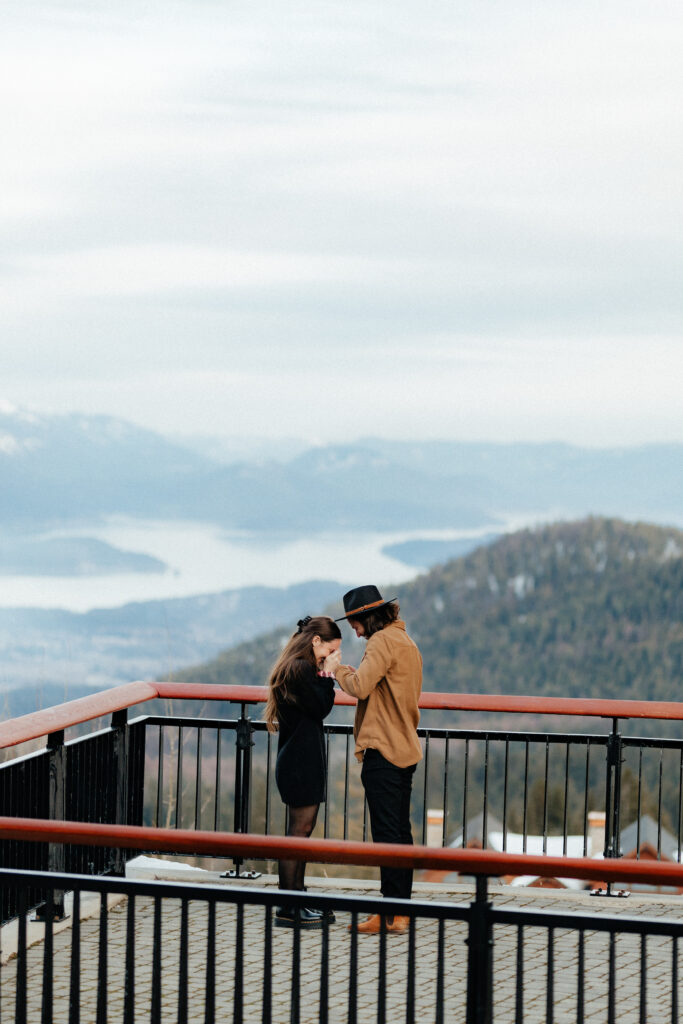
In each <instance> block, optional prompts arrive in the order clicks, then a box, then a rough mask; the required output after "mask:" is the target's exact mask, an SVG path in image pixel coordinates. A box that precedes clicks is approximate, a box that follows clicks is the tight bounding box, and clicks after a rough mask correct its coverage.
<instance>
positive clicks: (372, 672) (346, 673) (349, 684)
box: [335, 631, 392, 700]
mask: <svg viewBox="0 0 683 1024" xmlns="http://www.w3.org/2000/svg"><path fill="white" fill-rule="evenodd" d="M391 661H392V654H391V648H390V645H389V644H388V643H387V641H386V639H385V638H384V637H383V636H382V633H381V631H380V632H379V633H374V634H373V635H372V636H371V637H370V639H369V640H368V645H367V647H366V648H365V654H364V655H363V659H362V661H361V663H360V665H359V666H358V668H357V669H356V670H355V671H354V670H353V669H352V668H349V666H348V665H340V666H339V667H338V668H337V670H336V672H335V676H336V678H337V682H338V683H339V685H340V686H341V688H342V690H344V691H345V693H350V694H351V696H352V697H357V698H358V700H365V698H366V697H368V696H369V695H370V694H371V693H372V691H373V690H374V689H375V687H376V686H377V684H378V683H379V682H380V681H381V680H382V679H384V677H385V675H386V674H387V672H388V670H389V667H390V666H391Z"/></svg>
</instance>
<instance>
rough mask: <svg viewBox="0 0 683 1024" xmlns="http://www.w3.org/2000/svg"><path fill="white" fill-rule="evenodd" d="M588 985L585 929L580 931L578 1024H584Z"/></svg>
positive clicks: (577, 998) (577, 987)
mask: <svg viewBox="0 0 683 1024" xmlns="http://www.w3.org/2000/svg"><path fill="white" fill-rule="evenodd" d="M585 985H586V948H585V934H584V930H583V928H580V929H579V966H578V970H577V978H576V1024H584V1012H585V996H584V990H585Z"/></svg>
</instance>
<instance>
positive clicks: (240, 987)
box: [232, 903, 244, 1024]
mask: <svg viewBox="0 0 683 1024" xmlns="http://www.w3.org/2000/svg"><path fill="white" fill-rule="evenodd" d="M236 911H237V914H236V922H235V986H234V989H233V1000H232V1020H233V1024H242V1008H243V1006H244V904H243V903H238V904H237V907H236Z"/></svg>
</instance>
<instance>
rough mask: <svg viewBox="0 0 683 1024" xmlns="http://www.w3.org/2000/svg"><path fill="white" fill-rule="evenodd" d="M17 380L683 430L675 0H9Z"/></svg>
mask: <svg viewBox="0 0 683 1024" xmlns="http://www.w3.org/2000/svg"><path fill="white" fill-rule="evenodd" d="M2 7H3V13H2V18H3V29H2V33H1V34H0V124H1V125H2V159H1V160H0V230H1V231H2V238H3V244H2V255H1V257H0V355H1V356H2V365H1V367H0V399H4V400H9V401H10V402H14V403H15V404H18V405H24V406H26V405H28V406H33V407H35V408H38V409H42V410H46V411H66V410H78V411H84V412H106V413H111V414H115V415H120V416H123V417H125V418H128V419H131V420H133V421H135V422H138V423H141V424H144V425H146V426H150V427H153V428H156V429H159V430H162V431H166V432H168V431H173V432H184V433H189V432H200V433H214V434H226V435H242V434H247V433H253V434H257V435H259V436H276V435H281V434H285V435H296V436H306V437H308V438H310V439H312V440H323V441H324V440H333V439H334V440H344V439H351V438H355V437H358V436H360V435H367V434H370V433H374V434H379V435H385V436H386V435H393V436H399V437H411V436H420V437H450V438H462V439H475V438H476V439H494V440H496V439H497V440H508V439H530V440H539V441H540V440H547V439H558V438H559V439H565V440H570V441H576V442H579V443H590V444H620V443H623V444H633V443H640V442H645V441H653V440H677V441H683V401H682V398H683V384H682V382H683V338H682V334H681V324H682V320H683V317H682V307H683V287H682V273H681V270H682V268H683V187H682V186H681V182H682V181H683V166H682V165H683V159H682V156H683V131H682V127H681V97H682V96H683V61H681V53H682V52H683V14H682V13H681V10H682V9H681V5H680V0H670V2H668V0H648V2H647V3H645V2H642V0H638V2H631V0H618V2H617V0H600V2H597V0H590V2H587V0H575V2H572V3H568V2H567V0H544V2H539V3H536V2H529V0H523V2H522V0H497V2H493V0H464V2H459V0H421V2H420V3H416V2H414V0H413V2H410V3H407V2H405V0H393V2H392V3H386V2H382V3H378V2H375V0H363V2H361V0H343V2H339V3H328V2H325V0H301V2H298V3H297V2H296V0H294V2H293V3H285V2H279V3H275V2H269V3H268V2H263V0H248V2H247V0H245V2H232V0H221V2H209V0H192V2H187V3H185V2H173V0H163V2H161V0H147V2H144V3H143V2H141V0H116V2H115V3H114V4H112V3H111V2H110V0H108V2H107V3H106V4H105V3H100V2H99V0H87V2H86V0H83V2H72V3H65V2H58V0H52V2H45V3H38V2H35V0H21V2H12V0H5V2H4V3H3V5H2Z"/></svg>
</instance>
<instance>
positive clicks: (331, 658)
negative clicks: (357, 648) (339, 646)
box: [323, 651, 341, 672]
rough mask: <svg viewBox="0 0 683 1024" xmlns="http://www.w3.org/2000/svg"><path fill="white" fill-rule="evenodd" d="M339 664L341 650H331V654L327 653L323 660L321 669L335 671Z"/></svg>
mask: <svg viewBox="0 0 683 1024" xmlns="http://www.w3.org/2000/svg"><path fill="white" fill-rule="evenodd" d="M340 664H341V651H332V654H328V655H327V657H326V658H325V660H324V662H323V671H325V672H335V671H336V669H337V668H338V667H339V665H340Z"/></svg>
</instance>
